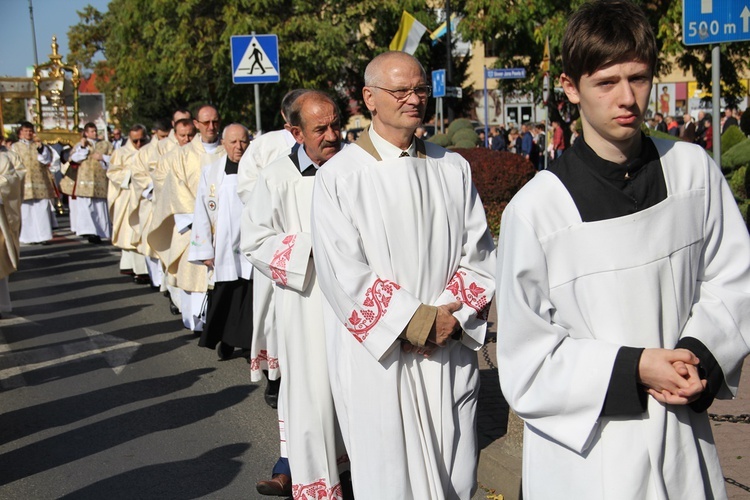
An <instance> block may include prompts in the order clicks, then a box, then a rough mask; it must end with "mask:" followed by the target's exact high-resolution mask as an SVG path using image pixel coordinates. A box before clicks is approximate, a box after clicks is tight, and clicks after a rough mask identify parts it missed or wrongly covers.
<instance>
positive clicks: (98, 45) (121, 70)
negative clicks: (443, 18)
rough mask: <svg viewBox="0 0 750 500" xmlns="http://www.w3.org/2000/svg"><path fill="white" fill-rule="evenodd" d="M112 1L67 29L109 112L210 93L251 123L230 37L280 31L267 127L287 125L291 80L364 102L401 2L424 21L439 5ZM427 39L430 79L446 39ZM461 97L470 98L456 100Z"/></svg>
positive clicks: (127, 116) (160, 110)
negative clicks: (368, 76) (234, 71)
mask: <svg viewBox="0 0 750 500" xmlns="http://www.w3.org/2000/svg"><path fill="white" fill-rule="evenodd" d="M108 9H109V10H108V11H107V12H104V13H102V12H99V11H97V10H96V9H95V8H93V7H91V6H88V7H86V8H85V9H84V10H83V11H80V12H79V17H80V18H81V22H80V23H78V24H77V25H75V26H72V27H71V29H70V31H69V35H68V38H69V45H70V48H71V53H70V56H69V60H70V62H75V63H78V64H80V65H81V66H83V67H84V68H89V69H94V70H95V71H96V73H97V75H98V76H99V77H100V79H99V80H98V81H100V82H102V83H101V87H102V91H103V92H105V93H106V94H107V100H108V105H109V107H110V109H111V111H112V112H113V114H114V116H115V117H116V118H117V119H118V120H119V121H121V122H124V123H133V122H135V121H142V122H145V123H147V124H148V123H150V121H151V120H154V119H158V118H164V117H169V116H170V115H171V112H172V111H173V110H174V109H176V108H178V107H183V106H193V105H196V104H198V103H203V102H208V103H212V104H214V105H216V106H217V107H218V109H219V112H220V114H221V116H222V117H223V121H224V122H225V123H229V122H231V121H239V122H242V123H245V124H248V125H250V126H251V127H253V128H254V126H255V118H254V117H255V110H254V89H253V86H252V85H234V84H233V83H232V75H231V52H230V37H231V36H233V35H244V34H250V33H251V32H253V31H254V32H256V33H259V34H265V33H274V34H276V35H278V37H279V59H280V74H281V82H280V83H278V84H265V85H261V88H260V93H261V115H262V124H263V128H264V129H266V130H271V129H273V128H278V127H280V126H281V124H282V119H281V117H280V115H279V113H278V110H279V103H280V102H281V98H282V96H283V95H284V94H285V93H286V92H287V91H289V90H291V89H294V88H299V87H304V88H317V89H322V90H325V91H329V92H330V93H331V94H333V95H334V96H335V97H336V98H337V100H338V102H339V105H340V108H341V110H342V113H343V114H344V116H345V117H348V116H349V114H350V113H351V110H352V109H353V108H352V104H356V103H359V105H360V107H361V109H362V110H365V108H364V106H363V105H362V103H361V88H362V86H363V74H364V68H365V66H366V65H367V63H368V62H369V61H370V60H371V59H372V58H373V57H374V56H375V55H377V54H378V53H380V52H383V51H385V50H388V44H389V43H390V40H391V38H392V37H393V35H394V34H395V33H396V30H397V29H398V24H399V20H400V17H401V12H402V10H404V9H405V10H407V11H409V12H410V13H412V14H413V15H414V16H415V17H416V18H417V19H419V20H420V21H421V22H422V23H423V24H424V25H425V26H427V27H428V29H434V28H436V27H437V24H438V23H437V21H436V16H435V12H434V11H432V10H430V9H428V8H426V7H425V4H424V2H418V1H415V0H407V1H404V2H401V1H399V2H397V1H394V0H359V1H354V2H352V1H351V0H349V1H342V0H320V1H319V2H310V1H304V0H212V1H210V2H207V1H205V0H182V1H180V2H175V1H174V0H112V1H111V2H110V3H109V6H108ZM426 40H427V39H426V37H425V39H423V43H422V44H421V45H420V48H419V49H418V50H417V53H416V54H415V55H416V56H417V57H418V58H419V59H420V61H422V64H423V65H424V66H425V69H426V70H427V71H428V78H429V71H430V70H431V69H437V68H442V67H445V64H444V62H443V61H444V60H445V46H444V45H442V44H437V45H435V46H432V45H430V44H429V43H427V42H426ZM102 57H103V58H102ZM454 61H455V62H454V70H453V72H454V75H456V76H455V77H454V81H455V82H459V83H460V82H463V81H464V79H465V74H466V66H467V64H468V61H467V60H465V59H458V60H456V58H454ZM433 62H434V64H433ZM468 93H469V92H467V93H466V94H468ZM464 104H465V107H467V108H468V106H469V105H470V101H469V100H468V99H465V100H464V101H463V102H461V103H455V106H456V107H457V108H462V107H463V106H464ZM431 105H432V103H431ZM355 107H356V106H355ZM428 113H431V110H428Z"/></svg>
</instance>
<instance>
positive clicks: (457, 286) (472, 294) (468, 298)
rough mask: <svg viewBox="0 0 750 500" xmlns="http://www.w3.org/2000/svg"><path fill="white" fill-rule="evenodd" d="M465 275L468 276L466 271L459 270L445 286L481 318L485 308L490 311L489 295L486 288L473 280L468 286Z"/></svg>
mask: <svg viewBox="0 0 750 500" xmlns="http://www.w3.org/2000/svg"><path fill="white" fill-rule="evenodd" d="M464 277H466V272H465V271H457V272H456V274H454V275H453V278H451V280H450V282H449V283H448V286H446V287H445V288H446V289H447V290H449V291H450V292H451V293H452V294H453V296H454V297H456V300H460V301H461V302H463V303H464V304H466V305H467V306H469V307H471V308H472V309H474V310H475V311H476V312H477V313H479V314H478V317H479V318H480V319H481V318H482V316H483V315H484V313H485V310H487V311H489V307H487V306H488V304H487V296H486V295H485V294H484V291H485V290H484V288H482V287H480V286H479V285H477V284H476V283H475V282H472V283H471V284H470V285H469V286H468V288H467V287H466V285H465V283H464Z"/></svg>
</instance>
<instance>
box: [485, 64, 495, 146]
mask: <svg viewBox="0 0 750 500" xmlns="http://www.w3.org/2000/svg"><path fill="white" fill-rule="evenodd" d="M495 114H497V113H495ZM487 122H489V113H488V112H487V66H484V147H489V140H490V131H489V127H488V125H487Z"/></svg>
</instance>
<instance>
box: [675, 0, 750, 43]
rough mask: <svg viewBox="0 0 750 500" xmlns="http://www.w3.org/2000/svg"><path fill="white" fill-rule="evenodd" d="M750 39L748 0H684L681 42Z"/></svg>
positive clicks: (721, 41) (719, 41)
mask: <svg viewBox="0 0 750 500" xmlns="http://www.w3.org/2000/svg"><path fill="white" fill-rule="evenodd" d="M747 40H750V9H749V8H748V6H747V0H683V1H682V42H683V43H684V44H685V45H706V44H710V43H724V42H743V41H747Z"/></svg>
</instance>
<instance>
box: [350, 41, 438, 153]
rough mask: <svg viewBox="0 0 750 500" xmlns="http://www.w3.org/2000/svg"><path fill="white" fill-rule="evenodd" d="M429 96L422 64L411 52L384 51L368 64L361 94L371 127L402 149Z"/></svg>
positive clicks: (423, 110) (408, 141)
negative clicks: (369, 116)
mask: <svg viewBox="0 0 750 500" xmlns="http://www.w3.org/2000/svg"><path fill="white" fill-rule="evenodd" d="M429 96H430V87H429V86H428V85H427V78H426V75H425V71H424V68H423V67H422V65H421V64H420V63H419V61H418V60H417V59H416V58H415V57H414V56H411V55H409V54H407V53H405V52H385V53H383V54H380V55H379V56H377V57H376V58H375V59H373V60H372V61H370V64H368V65H367V69H366V70H365V88H364V89H362V97H363V99H364V101H365V105H366V106H367V109H369V110H370V113H371V114H372V127H373V130H375V132H376V133H377V134H378V135H380V136H381V137H382V138H383V139H385V140H386V141H388V142H390V143H391V144H393V145H394V146H396V147H397V148H399V149H403V150H405V149H407V148H408V147H409V145H410V144H411V142H412V141H413V140H414V131H415V130H416V129H417V127H418V126H419V125H420V124H421V123H422V119H423V118H424V112H425V109H426V108H427V98H428V97H429Z"/></svg>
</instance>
